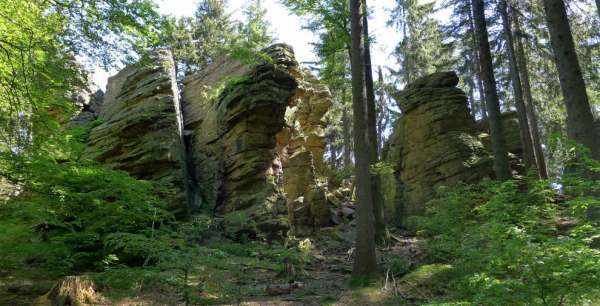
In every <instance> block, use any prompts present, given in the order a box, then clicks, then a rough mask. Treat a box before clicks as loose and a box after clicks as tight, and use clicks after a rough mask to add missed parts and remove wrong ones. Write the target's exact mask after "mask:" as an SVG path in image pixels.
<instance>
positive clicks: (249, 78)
mask: <svg viewBox="0 0 600 306" xmlns="http://www.w3.org/2000/svg"><path fill="white" fill-rule="evenodd" d="M264 52H265V53H266V54H267V55H269V57H271V58H272V61H265V62H263V63H259V64H244V63H241V62H239V61H236V60H232V59H228V60H227V59H226V60H222V61H217V62H215V63H214V64H212V65H211V66H210V67H209V68H207V69H206V70H205V71H203V72H200V73H198V74H195V75H192V76H190V77H188V78H186V80H185V81H184V93H183V98H184V103H183V105H184V118H185V120H184V121H185V130H186V133H188V134H189V135H190V136H189V139H188V147H189V149H188V150H189V154H190V156H191V158H190V160H191V165H192V167H191V168H192V169H193V170H192V173H193V176H194V178H195V180H196V182H197V184H198V186H201V188H200V202H201V203H199V204H200V205H202V207H204V208H208V209H212V210H215V211H218V212H221V213H223V214H225V215H226V217H225V220H226V226H228V227H229V228H230V229H231V230H232V231H234V229H235V228H236V227H238V228H239V229H240V230H244V231H249V232H256V231H265V232H281V233H285V232H284V231H285V230H287V228H288V226H289V219H288V217H291V218H292V221H293V223H294V224H297V225H309V226H318V225H322V224H323V223H325V222H324V221H323V220H325V219H326V217H325V216H324V215H325V214H326V213H325V211H326V212H328V211H329V210H328V208H327V207H326V200H325V196H324V192H323V190H322V187H321V186H320V185H319V184H317V179H316V178H317V176H318V174H320V172H319V171H320V170H321V167H322V163H323V152H324V147H325V140H324V133H323V128H324V126H323V122H322V120H321V119H322V117H323V116H324V114H325V112H326V111H327V110H328V109H329V107H330V105H331V97H330V94H329V90H328V89H327V88H326V87H324V86H323V85H321V84H320V83H319V82H318V80H316V78H314V77H313V76H312V75H311V74H310V73H309V72H308V71H305V70H302V69H301V68H300V67H299V65H298V63H297V62H296V60H295V57H294V54H293V51H292V50H291V48H290V47H289V46H287V45H281V44H280V45H274V46H272V47H270V48H268V49H266V50H264ZM298 211H301V213H299V212H298ZM296 215H301V216H302V218H300V217H298V218H294V216H296ZM327 220H328V217H327ZM246 221H250V222H246ZM300 223H301V224H300Z"/></svg>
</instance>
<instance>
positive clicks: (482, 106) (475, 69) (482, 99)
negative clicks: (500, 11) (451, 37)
mask: <svg viewBox="0 0 600 306" xmlns="http://www.w3.org/2000/svg"><path fill="white" fill-rule="evenodd" d="M467 5H468V8H469V29H470V31H471V34H472V42H473V46H472V48H473V59H474V61H473V62H472V63H471V64H472V69H473V72H474V73H475V75H476V76H477V89H478V91H479V101H480V103H479V106H480V107H479V109H480V110H481V120H487V112H486V111H485V92H484V88H483V79H482V78H481V61H480V60H479V55H478V54H477V37H476V35H475V24H474V22H473V6H472V3H471V1H470V0H467Z"/></svg>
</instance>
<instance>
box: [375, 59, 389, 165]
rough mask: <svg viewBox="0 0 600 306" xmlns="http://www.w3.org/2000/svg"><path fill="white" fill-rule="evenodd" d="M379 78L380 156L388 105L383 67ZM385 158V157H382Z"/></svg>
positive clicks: (378, 134)
mask: <svg viewBox="0 0 600 306" xmlns="http://www.w3.org/2000/svg"><path fill="white" fill-rule="evenodd" d="M377 72H378V78H379V86H380V88H379V114H378V120H377V144H378V147H377V152H379V155H382V154H383V152H382V151H383V132H384V124H387V121H386V115H385V113H387V111H385V112H384V110H386V103H385V89H384V88H383V86H384V85H383V72H382V71H381V66H379V69H378V71H377ZM382 158H383V157H382Z"/></svg>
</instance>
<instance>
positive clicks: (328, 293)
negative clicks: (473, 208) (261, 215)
mask: <svg viewBox="0 0 600 306" xmlns="http://www.w3.org/2000/svg"><path fill="white" fill-rule="evenodd" d="M352 232H353V228H352V227H351V226H349V225H342V226H338V227H335V228H326V229H322V230H321V231H320V232H318V233H317V234H316V235H314V236H313V237H311V244H312V247H311V255H310V260H308V261H307V262H306V263H304V264H303V265H301V266H293V265H288V264H283V265H281V264H278V263H276V262H274V261H273V260H272V259H269V258H260V256H248V255H236V254H238V253H239V252H238V251H236V248H239V249H241V248H244V247H246V246H245V245H241V244H239V245H232V244H221V242H220V241H219V240H216V241H213V242H211V244H213V247H215V248H219V247H220V248H221V249H223V250H227V252H226V253H227V254H226V256H217V257H214V258H212V257H211V256H207V257H206V258H205V259H203V260H202V261H200V262H195V263H194V264H193V266H191V267H190V269H189V271H188V274H187V278H186V286H185V288H183V289H182V288H175V287H165V286H162V285H161V284H154V285H152V284H147V285H145V286H144V287H143V288H142V287H141V286H136V287H135V288H127V289H116V290H115V289H108V288H104V289H102V288H101V289H100V294H101V295H103V296H104V297H105V300H104V302H102V303H101V304H99V305H122V306H130V305H131V306H133V305H185V302H183V301H184V300H185V298H183V297H187V300H188V301H189V305H247V306H259V305H284V306H285V305H421V304H422V303H426V302H430V301H432V300H439V299H443V297H444V296H445V295H446V294H447V293H448V292H446V291H444V284H443V280H440V279H439V275H438V274H440V271H441V272H442V273H443V270H444V269H445V267H444V266H440V265H423V262H424V257H425V255H424V253H423V251H422V248H421V246H420V241H419V240H418V239H417V238H415V237H412V236H408V235H403V233H399V232H395V233H392V237H393V239H391V243H390V244H389V245H388V246H387V247H383V248H379V249H378V259H379V261H380V263H381V266H382V267H383V269H384V270H385V271H383V272H384V273H383V277H382V278H381V279H379V280H377V281H376V282H374V283H372V284H371V285H370V286H367V287H364V286H363V287H353V286H351V285H350V276H351V271H352V262H353V256H352V255H353V254H352V253H353V251H352V245H353V238H352V237H353V233H352ZM225 245H227V246H226V247H224V246H225ZM232 250H233V251H232ZM240 254H241V253H240ZM409 271H412V272H410V273H409ZM0 272H2V273H0V305H30V304H31V302H32V301H33V300H34V299H35V298H37V297H39V296H40V295H42V294H44V293H45V292H46V291H47V290H48V289H49V288H50V287H51V286H52V284H53V282H54V281H55V280H53V279H47V278H46V277H44V275H42V274H40V273H39V271H35V269H32V270H29V269H28V268H26V267H23V269H20V270H19V271H0ZM118 277H127V276H118ZM165 277H169V276H168V275H167V276H165ZM96 305H98V304H96Z"/></svg>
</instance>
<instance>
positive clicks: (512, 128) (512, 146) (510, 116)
mask: <svg viewBox="0 0 600 306" xmlns="http://www.w3.org/2000/svg"><path fill="white" fill-rule="evenodd" d="M500 119H501V120H502V128H503V129H502V131H503V134H504V140H505V141H506V150H507V151H508V154H509V156H508V157H509V163H510V168H511V171H512V172H513V174H524V173H525V164H524V162H523V144H522V142H521V134H520V129H521V127H520V126H519V117H518V115H517V112H506V113H502V115H501V117H500ZM477 129H478V130H479V131H480V132H481V133H482V134H481V136H480V138H481V141H482V143H483V145H484V146H485V147H486V149H487V150H488V151H489V152H491V151H492V143H491V139H490V131H489V129H490V128H489V122H488V121H487V120H485V121H484V120H481V121H478V122H477Z"/></svg>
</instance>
